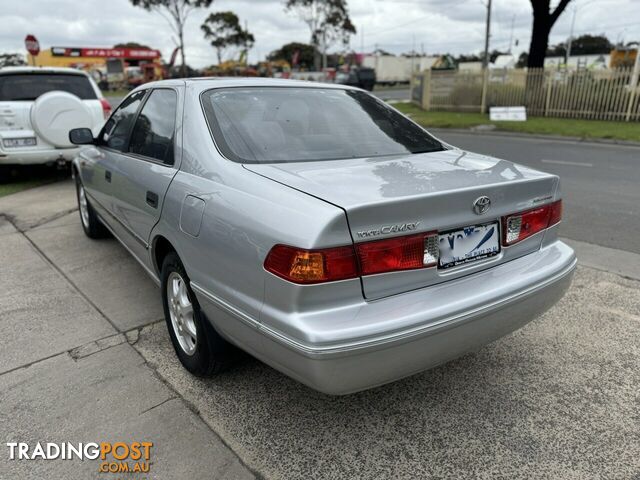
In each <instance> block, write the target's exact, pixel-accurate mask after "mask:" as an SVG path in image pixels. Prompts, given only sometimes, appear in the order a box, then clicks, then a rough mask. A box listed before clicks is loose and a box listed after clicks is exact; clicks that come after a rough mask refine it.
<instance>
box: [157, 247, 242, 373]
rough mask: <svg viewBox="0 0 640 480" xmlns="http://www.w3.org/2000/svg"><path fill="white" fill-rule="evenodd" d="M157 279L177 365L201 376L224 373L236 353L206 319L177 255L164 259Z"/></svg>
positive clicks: (169, 255)
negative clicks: (178, 363) (178, 361)
mask: <svg viewBox="0 0 640 480" xmlns="http://www.w3.org/2000/svg"><path fill="white" fill-rule="evenodd" d="M160 276H161V290H162V306H163V307H164V317H165V321H166V322H167V329H168V330H169V336H170V337H171V343H172V344H173V348H174V350H175V352H176V355H177V356H178V359H179V360H180V363H182V365H183V366H184V367H185V368H186V369H187V370H188V371H189V372H191V373H192V374H194V375H197V376H201V377H209V376H212V375H215V374H217V373H220V372H222V371H224V370H226V369H227V368H228V367H229V366H231V365H232V364H233V363H234V361H235V360H236V358H237V356H238V350H237V349H236V348H235V347H234V346H233V345H231V344H230V343H229V342H227V341H226V340H225V339H224V338H222V337H221V336H220V334H219V333H218V332H216V331H215V329H214V328H213V326H212V325H211V323H209V321H208V320H207V318H206V317H205V315H204V313H203V312H202V310H201V309H200V305H199V304H198V300H197V298H196V296H195V295H194V294H193V291H192V290H191V285H190V281H189V277H188V276H187V272H186V271H185V269H184V266H183V265H182V262H181V261H180V258H179V257H178V255H177V254H176V253H174V252H171V253H169V254H168V255H167V256H166V257H165V258H164V261H163V262H162V271H161V275H160Z"/></svg>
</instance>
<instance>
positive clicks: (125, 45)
mask: <svg viewBox="0 0 640 480" xmlns="http://www.w3.org/2000/svg"><path fill="white" fill-rule="evenodd" d="M113 48H142V49H150V48H151V47H149V46H148V45H143V44H142V43H138V42H125V43H117V44H116V45H114V46H113Z"/></svg>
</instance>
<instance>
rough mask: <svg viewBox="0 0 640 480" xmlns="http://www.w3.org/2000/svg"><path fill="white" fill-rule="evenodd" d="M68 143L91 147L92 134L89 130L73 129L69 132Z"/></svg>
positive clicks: (93, 141) (92, 141)
mask: <svg viewBox="0 0 640 480" xmlns="http://www.w3.org/2000/svg"><path fill="white" fill-rule="evenodd" d="M69 141H70V142H71V143H73V144H74V145H93V144H94V143H95V140H94V139H93V132H92V131H91V129H90V128H74V129H73V130H70V131H69Z"/></svg>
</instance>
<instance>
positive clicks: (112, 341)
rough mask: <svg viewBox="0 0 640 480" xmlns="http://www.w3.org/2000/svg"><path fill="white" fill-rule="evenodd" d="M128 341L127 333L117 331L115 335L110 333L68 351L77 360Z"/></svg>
mask: <svg viewBox="0 0 640 480" xmlns="http://www.w3.org/2000/svg"><path fill="white" fill-rule="evenodd" d="M126 341H127V338H126V337H125V335H123V334H121V333H117V334H115V335H109V336H107V337H104V338H100V339H98V340H94V341H93V342H89V343H85V344H84V345H81V346H79V347H76V348H72V349H71V350H69V351H68V353H69V356H70V357H71V358H72V359H73V360H74V361H76V362H77V361H78V360H80V359H82V358H86V357H89V356H91V355H95V354H96V353H99V352H102V351H103V350H107V349H108V348H111V347H115V346H118V345H122V344H123V343H125V342H126Z"/></svg>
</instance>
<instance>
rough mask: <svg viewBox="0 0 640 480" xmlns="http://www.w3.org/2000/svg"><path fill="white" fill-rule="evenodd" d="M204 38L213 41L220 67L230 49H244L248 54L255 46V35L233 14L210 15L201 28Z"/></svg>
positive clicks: (219, 13)
mask: <svg viewBox="0 0 640 480" xmlns="http://www.w3.org/2000/svg"><path fill="white" fill-rule="evenodd" d="M200 28H201V29H202V31H203V32H204V38H206V39H207V40H210V41H211V45H212V46H213V48H215V49H216V54H217V56H218V65H219V64H220V63H222V54H223V53H224V51H225V50H226V49H227V48H229V47H243V49H244V52H245V55H246V52H247V51H248V50H249V49H250V48H251V47H252V46H253V42H254V41H255V39H254V38H253V34H251V32H249V31H248V30H245V29H243V28H242V27H241V26H240V20H239V19H238V16H237V15H236V14H235V13H233V12H216V13H212V14H211V15H209V16H208V17H207V18H206V19H205V21H204V23H203V24H202V25H201V26H200Z"/></svg>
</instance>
